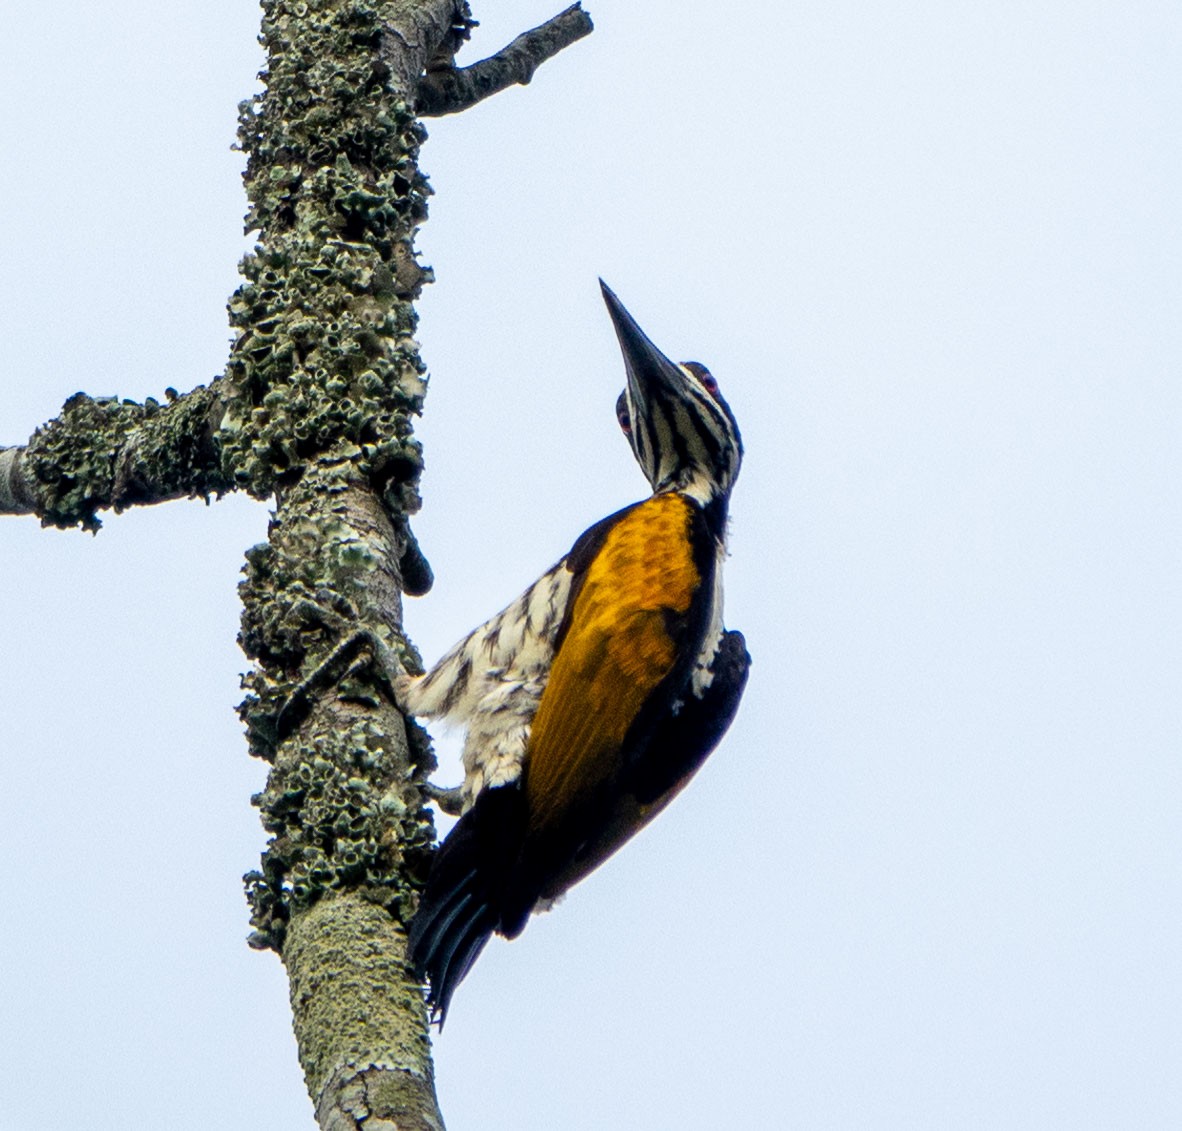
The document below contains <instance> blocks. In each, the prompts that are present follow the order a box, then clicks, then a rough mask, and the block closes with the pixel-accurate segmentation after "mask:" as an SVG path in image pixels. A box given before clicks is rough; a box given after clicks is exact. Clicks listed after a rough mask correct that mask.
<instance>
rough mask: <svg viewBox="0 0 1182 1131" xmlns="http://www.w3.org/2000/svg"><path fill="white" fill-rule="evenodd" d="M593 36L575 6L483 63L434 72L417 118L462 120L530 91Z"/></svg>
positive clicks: (425, 82) (425, 81) (422, 89)
mask: <svg viewBox="0 0 1182 1131" xmlns="http://www.w3.org/2000/svg"><path fill="white" fill-rule="evenodd" d="M594 30H595V25H594V24H592V22H591V17H590V16H589V15H588V14H587V13H586V12H585V11H583V8H582V6H581V5H580V4H572V5H571V7H569V8H567V10H566V11H565V12H561V13H559V14H558V15H557V16H555V17H554V18H553V19H551V20H547V21H546V23H544V24H542V25H541V26H540V27H536V28H533V29H531V30H530V31H527V32H523V33H522V34H521V35H519V36H518V37H517V38H516V39H515V40H513V42H512V43H510V44H509V45H508V46H507V47H503V48H501V50H500V51H498V52H497V53H496V54H495V55H492V56H490V57H489V58H487V59H482V60H481V61H480V62H479V63H473V64H472V66H470V67H443V68H440V69H438V70H429V71H428V72H427V73H426V74H425V75H424V76H423V78H422V79H421V80H420V82H419V97H418V107H417V108H418V112H419V114H420V116H422V117H424V118H439V117H442V116H443V115H444V114H457V113H459V112H460V111H461V110H467V109H468V108H469V107H470V106H475V105H476V103H477V102H481V101H483V100H484V99H486V98H490V97H491V96H492V95H494V94H497V93H499V92H500V91H502V90H504V89H505V88H506V87H508V86H514V85H521V86H525V85H526V84H527V83H528V82H529V81H530V79H532V78H533V77H534V72H535V71H536V70H537V69H538V67H540V66H541V65H542V64H543V63H544V62H545V61H546V60H547V59H551V58H553V57H554V56H555V55H557V54H558V52H559V51H561V50H562V49H563V48H564V47H569V46H570V45H571V44H572V43H575V42H577V41H578V40H580V39H582V38H583V36H585V35H590V34H591V32H592V31H594Z"/></svg>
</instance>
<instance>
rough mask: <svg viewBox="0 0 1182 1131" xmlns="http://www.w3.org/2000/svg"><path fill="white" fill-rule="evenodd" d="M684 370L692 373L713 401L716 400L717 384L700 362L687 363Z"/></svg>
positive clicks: (712, 375) (711, 374)
mask: <svg viewBox="0 0 1182 1131" xmlns="http://www.w3.org/2000/svg"><path fill="white" fill-rule="evenodd" d="M685 368H686V369H687V370H688V371H689V372H690V373H692V374H693V375H694V376H695V377H696V378H697V379H698V380H699V381H701V382H702V388H703V389H705V390H706V392H708V393H709V394H710V395H711V396H712V397H713V398H714V399H715V400H718V382H717V381H715V380H714V374H713V373H711V372H710V370H709V369H707V368H706V367H705V366H704V365H703V364H702V363H701V362H700V361H687V362H686V363H685Z"/></svg>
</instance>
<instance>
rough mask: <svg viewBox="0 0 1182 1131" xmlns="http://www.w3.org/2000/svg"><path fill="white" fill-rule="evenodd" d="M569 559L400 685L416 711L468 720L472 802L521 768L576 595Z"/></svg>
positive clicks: (468, 799)
mask: <svg viewBox="0 0 1182 1131" xmlns="http://www.w3.org/2000/svg"><path fill="white" fill-rule="evenodd" d="M571 580H572V574H571V571H570V570H569V569H568V568H567V565H566V562H565V560H564V561H562V562H559V563H558V565H556V566H555V567H554V568H553V569H551V570H549V571H547V572H546V573H544V574H543V575H542V576H541V577H540V578H538V580H537V581H535V582H534V583H533V585H531V586H530V587H529V588H528V589H527V590H526V591H525V592H524V593H522V594H521V596H520V597H518V598H517V600H515V601H514V602H513V603H512V604H510V605H509V606H508V607H507V608H506V609H504V610H502V611H501V612H499V613H497V615H496V616H495V617H493V618H492V619H491V620H488V621H486V622H485V623H484V624H482V625H481V626H480V627H479V628H477V629H475V630H474V631H473V632H471V633H469V635H468V636H466V637H465V638H464V639H463V640H461V641H460V642H459V643H458V644H456V645H455V646H454V647H453V648H452V649H451V650H450V651H449V652H447V654H446V655H445V656H444V657H443V658H442V659H441V660H440V661H439V662H438V663H437V664H436V665H435V666H434V667H433V668H431V670H430V671H428V672H427V673H426V674H425V675H421V676H407V677H405V678H404V679H403V680H401V681H400V687H399V690H400V692H401V698H402V701H403V706H404V708H405V710H406V711H407V713H408V714H411V715H417V716H418V717H420V718H426V719H443V720H446V721H448V722H451V723H455V724H458V725H460V726H463V727H464V728H465V729H466V731H467V733H466V735H465V737H464V808H465V809H468V808H470V807H471V805H472V803H473V802H474V801H475V799H476V795H477V794H478V793H479V792H480V791H481V790H482V789H484V788H486V787H488V786H496V785H507V784H509V783H510V782H513V781H516V780H517V778H518V777H519V776H520V774H521V765H522V761H523V760H524V758H525V751H526V747H527V745H528V744H529V732H530V727H531V726H532V725H533V720H534V715H535V714H536V713H537V710H538V703H539V702H540V701H541V698H542V692H543V691H544V690H545V689H546V678H547V676H548V675H549V674H550V664H551V661H552V660H553V658H554V640H555V637H556V636H557V634H558V628H559V626H560V625H561V623H562V618H563V615H564V614H565V612H566V606H567V602H568V601H569V600H570V589H571Z"/></svg>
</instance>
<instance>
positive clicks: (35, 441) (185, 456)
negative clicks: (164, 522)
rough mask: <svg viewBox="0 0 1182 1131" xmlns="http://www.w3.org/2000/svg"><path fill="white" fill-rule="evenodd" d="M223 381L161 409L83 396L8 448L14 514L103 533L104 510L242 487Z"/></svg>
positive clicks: (9, 505) (9, 506)
mask: <svg viewBox="0 0 1182 1131" xmlns="http://www.w3.org/2000/svg"><path fill="white" fill-rule="evenodd" d="M219 387H220V382H214V384H213V385H212V386H210V387H209V388H206V387H204V386H199V387H198V388H196V389H194V390H193V391H192V392H190V393H188V394H186V395H185V396H183V397H177V396H176V394H175V393H173V392H172V390H169V398H168V400H167V401H166V402H165V403H164V404H161V403H160V402H159V401H157V400H155V399H154V398H152V397H149V398H148V399H147V400H145V401H144V402H143V403H142V404H139V403H137V402H135V401H130V400H120V399H119V398H118V397H90V396H87V395H86V394H85V393H75V394H74V396H72V397H71V398H70V399H69V400H68V401H66V403H65V405H63V406H62V411H61V414H60V415H59V416H58V417H56V418H55V419H54V420H51V421H49V422H48V423H47V424H45V425H42V427H40V428H38V429H37V431H36V432H34V433H33V436H32V438H31V439H30V440H29V442H28V444H27V445H26V446H25V447H24V448H23V449H11V448H10V449H6V450H5V451H4V453H3V454H4V455H5V457H7V458H6V463H7V464H8V478H9V481H10V484H11V486H12V492H11V493H12V495H13V496H14V497H13V498H12V499H6V500H5V503H6V505H5V507H4V508H3V509H4V510H5V511H8V512H9V513H20V512H28V513H33V514H36V515H37V516H38V517H39V518H40V519H41V523H42V525H43V526H57V527H61V528H63V529H67V528H69V527H73V526H80V527H82V529H83V530H90V531H96V530H98V528H99V526H100V525H101V523H100V520H99V518H98V512H99V511H100V510H113V511H115V512H116V513H118V512H119V511H121V510H124V509H126V508H127V507H130V506H135V505H137V504H141V503H159V502H164V501H165V500H167V499H178V498H183V497H186V496H189V497H197V498H205V499H209V498H210V497H211V496H215V495H217V496H220V495H222V494H224V493H225V492H227V491H230V490H233V487H234V483H233V480H232V479H230V478H229V477H227V476H226V475H225V473H224V472H223V469H222V464H221V457H220V451H219V448H218V444H217V439H216V434H217V429H218V425H219V423H220V421H221V418H222V412H223V408H224V405H223V402H222V399H221V397H220V395H219Z"/></svg>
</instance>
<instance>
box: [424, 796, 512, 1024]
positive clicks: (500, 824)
mask: <svg viewBox="0 0 1182 1131" xmlns="http://www.w3.org/2000/svg"><path fill="white" fill-rule="evenodd" d="M524 816H525V799H524V797H523V795H522V792H521V789H520V788H519V787H518V786H517V785H516V784H514V785H508V786H499V787H497V788H495V789H487V790H485V791H484V792H483V793H481V795H480V797H479V799H478V800H477V802H476V804H475V805H474V806H473V807H472V808H471V809H470V810H469V811H468V812H467V813H465V814H464V815H463V816H462V817H461V818H460V819H459V821H458V822H456V826H455V828H453V829H452V831H451V832H450V833H449V834H448V837H447V839H446V840H445V841H444V842H443V844H442V845H441V846H440V847H439V850H438V851H437V852H436V854H435V861H434V863H433V864H432V866H431V874H430V876H428V878H427V887H426V889H425V890H424V891H423V894H422V896H421V898H420V900H419V909H418V911H417V912H416V913H415V917H414V919H413V920H412V921H411V924H410V931H409V940H408V941H409V954H410V960H411V962H412V963H413V964H414V967H415V972H416V974H417V975H418V976H419V978H421V979H422V980H423V981H426V982H429V983H430V989H429V990H428V993H427V1004H428V1006H429V1007H430V1009H431V1016H432V1020H436V1021H438V1022H439V1027H440V1029H442V1028H443V1023H444V1021H445V1020H446V1018H447V1010H448V1006H449V1005H450V1004H451V998H452V994H454V993H455V991H456V987H457V986H458V985H459V984H460V982H461V981H462V980H463V978H464V975H465V974H467V973H468V971H469V970H470V969H471V968H472V964H473V963H474V962H475V961H476V959H477V958H478V957H479V955H480V952H481V951H482V950H483V949H484V944H485V943H487V942H488V940H489V936H490V935H491V934H492V933H493V931H496V930H498V929H500V928H501V918H502V910H503V909H502V906H501V905H502V902H503V896H504V886H505V879H506V876H507V875H509V874H510V873H511V871H512V863H513V860H514V859H515V858H516V856H517V854H518V852H519V851H520V845H521V838H522V835H523V833H524V824H525V822H524Z"/></svg>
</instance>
